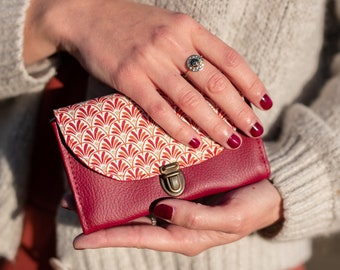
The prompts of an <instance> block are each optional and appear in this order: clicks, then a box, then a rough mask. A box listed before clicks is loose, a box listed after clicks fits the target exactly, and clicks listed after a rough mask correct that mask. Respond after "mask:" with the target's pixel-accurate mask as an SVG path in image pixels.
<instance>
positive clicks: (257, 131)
mask: <svg viewBox="0 0 340 270" xmlns="http://www.w3.org/2000/svg"><path fill="white" fill-rule="evenodd" d="M262 133H263V127H262V126H261V125H260V124H259V123H258V122H256V123H255V125H254V126H253V127H252V128H251V130H250V134H251V136H253V137H259V136H261V135H262Z"/></svg>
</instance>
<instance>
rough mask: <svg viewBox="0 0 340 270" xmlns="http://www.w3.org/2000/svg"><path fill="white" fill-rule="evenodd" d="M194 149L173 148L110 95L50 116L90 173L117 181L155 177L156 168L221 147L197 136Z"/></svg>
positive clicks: (185, 162)
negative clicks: (197, 139)
mask: <svg viewBox="0 0 340 270" xmlns="http://www.w3.org/2000/svg"><path fill="white" fill-rule="evenodd" d="M174 109H175V110H176V112H177V114H178V115H179V116H180V117H181V118H182V119H183V120H184V121H186V122H187V123H189V124H190V125H192V126H193V128H195V129H196V130H197V131H198V132H199V134H200V135H201V145H200V147H199V148H198V149H193V148H191V147H187V146H185V145H183V144H180V143H178V142H177V141H176V140H174V139H172V138H171V137H170V136H169V135H167V134H166V133H165V132H164V130H163V129H161V128H160V127H158V126H157V125H156V124H155V123H154V122H153V121H152V120H151V119H150V118H149V117H148V116H147V115H146V114H145V112H144V111H142V110H141V108H140V107H138V106H137V105H136V104H135V103H133V102H132V101H131V100H130V99H128V98H126V97H125V96H123V95H121V94H113V95H109V96H104V97H100V98H96V99H92V100H89V101H86V102H82V103H78V104H75V105H71V106H68V107H64V108H60V109H57V110H55V111H54V114H55V116H56V121H57V123H58V126H59V128H60V131H61V133H62V135H63V137H64V139H65V142H66V144H67V145H68V147H69V148H70V149H71V150H72V151H73V153H74V154H75V155H76V156H77V157H78V158H79V159H80V160H81V161H82V162H83V163H84V164H86V165H87V166H88V167H89V168H91V169H93V170H95V171H96V172H98V173H101V174H103V175H105V176H108V177H110V178H113V179H116V180H139V179H145V178H148V177H151V176H155V175H159V167H160V166H162V165H165V164H168V163H171V162H174V161H177V162H179V164H180V166H181V168H185V167H187V166H191V165H194V164H199V163H200V162H202V161H205V160H208V159H210V158H212V157H214V156H216V155H218V154H219V153H220V152H221V151H222V150H223V147H222V146H220V145H219V144H217V143H215V142H214V141H212V140H211V139H210V138H209V137H207V136H206V135H204V134H203V133H202V132H200V131H199V130H198V129H197V128H196V127H195V125H194V123H192V122H191V121H190V120H189V121H188V120H187V119H185V116H184V114H183V113H181V112H180V111H179V110H178V109H177V108H176V107H175V106H174Z"/></svg>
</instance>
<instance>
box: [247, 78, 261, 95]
mask: <svg viewBox="0 0 340 270" xmlns="http://www.w3.org/2000/svg"><path fill="white" fill-rule="evenodd" d="M263 90H264V86H263V84H262V82H261V80H260V79H259V78H257V77H255V78H254V79H253V81H252V83H251V84H250V85H249V87H248V89H246V91H247V92H249V93H252V95H255V96H257V97H258V98H259V99H260V98H262V96H263V94H262V93H263Z"/></svg>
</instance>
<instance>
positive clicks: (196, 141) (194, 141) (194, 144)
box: [189, 138, 201, 148]
mask: <svg viewBox="0 0 340 270" xmlns="http://www.w3.org/2000/svg"><path fill="white" fill-rule="evenodd" d="M200 144H201V142H200V141H199V139H196V138H193V139H192V140H191V141H190V142H189V145H190V146H191V147H192V148H198V147H199V146H200Z"/></svg>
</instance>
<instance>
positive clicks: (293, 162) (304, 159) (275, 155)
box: [261, 105, 340, 240]
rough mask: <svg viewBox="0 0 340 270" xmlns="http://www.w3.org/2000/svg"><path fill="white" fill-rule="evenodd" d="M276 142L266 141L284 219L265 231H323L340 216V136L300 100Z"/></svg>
mask: <svg viewBox="0 0 340 270" xmlns="http://www.w3.org/2000/svg"><path fill="white" fill-rule="evenodd" d="M284 127H285V130H284V131H283V133H282V135H281V138H280V140H279V141H277V142H266V143H265V147H266V150H267V153H268V158H269V162H270V165H271V170H272V179H273V184H274V186H275V187H276V188H277V189H278V190H279V192H280V194H281V196H282V198H283V211H284V222H283V223H282V224H280V225H281V226H278V224H276V225H273V226H271V227H268V228H266V229H264V230H262V231H261V233H262V235H265V236H271V237H274V236H275V239H277V240H294V239H301V238H305V237H311V236H317V235H321V234H322V233H324V232H331V231H332V228H333V230H335V228H336V226H335V225H336V224H335V223H336V220H339V213H340V206H339V200H340V198H339V191H337V183H336V180H337V179H339V172H338V169H337V166H338V165H337V164H339V159H340V146H339V140H338V139H337V137H336V134H335V131H332V130H330V128H329V126H328V125H326V124H325V122H324V121H322V119H320V118H319V117H318V116H317V115H315V114H314V113H313V111H311V110H310V109H308V108H306V107H304V106H302V105H294V106H292V108H290V109H289V110H288V112H287V114H286V115H285V123H284Z"/></svg>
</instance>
